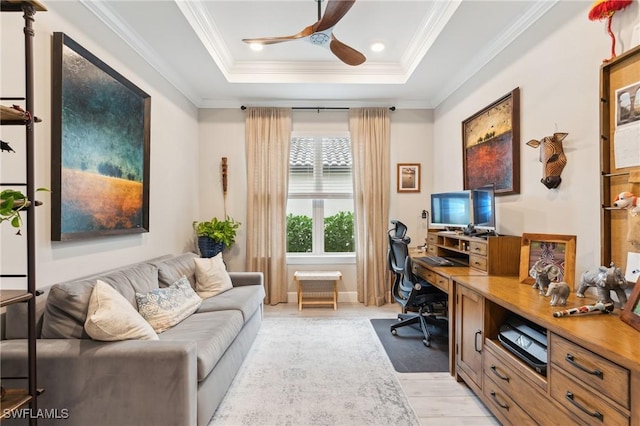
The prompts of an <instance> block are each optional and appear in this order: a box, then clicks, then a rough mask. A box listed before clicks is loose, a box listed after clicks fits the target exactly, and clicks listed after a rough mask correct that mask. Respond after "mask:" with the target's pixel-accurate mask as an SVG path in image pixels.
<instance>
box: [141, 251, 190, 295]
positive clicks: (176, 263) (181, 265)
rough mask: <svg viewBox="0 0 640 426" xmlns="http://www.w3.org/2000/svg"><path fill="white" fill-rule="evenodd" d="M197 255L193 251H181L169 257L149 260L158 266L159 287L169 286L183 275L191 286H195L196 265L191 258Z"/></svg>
mask: <svg viewBox="0 0 640 426" xmlns="http://www.w3.org/2000/svg"><path fill="white" fill-rule="evenodd" d="M198 257H199V256H198V255H197V254H195V253H183V254H179V255H177V256H174V257H172V258H169V259H159V260H155V261H153V262H151V264H152V265H155V266H156V267H157V268H158V282H159V285H160V287H169V286H170V285H171V284H173V283H175V282H176V281H178V280H179V279H180V278H181V277H182V276H183V275H184V276H185V277H187V279H188V280H189V282H190V283H191V286H192V287H193V288H196V265H195V262H194V261H193V259H197V258H198Z"/></svg>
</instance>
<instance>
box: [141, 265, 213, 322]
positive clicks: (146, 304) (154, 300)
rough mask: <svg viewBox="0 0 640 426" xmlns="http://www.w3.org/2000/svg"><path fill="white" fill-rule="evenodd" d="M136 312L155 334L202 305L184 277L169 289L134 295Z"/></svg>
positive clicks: (158, 289)
mask: <svg viewBox="0 0 640 426" xmlns="http://www.w3.org/2000/svg"><path fill="white" fill-rule="evenodd" d="M136 301H137V302H138V312H140V314H141V315H142V316H143V318H144V319H146V320H147V321H149V324H151V327H153V329H154V330H155V331H156V333H162V332H163V331H165V330H168V329H169V328H171V327H173V326H174V325H176V324H178V323H179V322H180V321H182V320H183V319H185V318H187V317H188V316H189V315H191V314H192V313H194V312H195V311H196V310H197V309H198V308H199V307H200V305H201V304H202V299H201V298H200V296H198V295H197V294H196V292H195V291H193V288H192V287H191V284H190V283H189V280H188V279H187V277H185V276H184V275H183V276H182V278H180V279H179V280H178V281H176V282H175V283H173V284H171V285H170V286H169V287H165V288H157V289H154V290H151V291H150V292H149V293H147V294H140V293H136Z"/></svg>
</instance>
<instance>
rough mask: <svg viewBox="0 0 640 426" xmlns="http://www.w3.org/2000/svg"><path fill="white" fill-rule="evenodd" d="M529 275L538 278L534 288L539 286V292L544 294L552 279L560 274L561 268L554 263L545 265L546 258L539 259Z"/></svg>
mask: <svg viewBox="0 0 640 426" xmlns="http://www.w3.org/2000/svg"><path fill="white" fill-rule="evenodd" d="M529 275H531V277H532V278H534V279H535V280H536V281H535V282H534V283H533V286H532V288H534V289H535V288H537V289H538V292H539V294H541V295H543V296H544V295H545V293H546V292H547V287H548V286H549V284H550V283H551V281H554V280H556V279H558V277H559V276H560V268H558V267H557V266H556V265H553V264H549V265H545V264H544V260H543V259H539V260H538V261H536V263H534V264H533V266H532V267H531V269H530V270H529Z"/></svg>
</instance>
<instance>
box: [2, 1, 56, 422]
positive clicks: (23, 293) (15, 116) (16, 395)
mask: <svg viewBox="0 0 640 426" xmlns="http://www.w3.org/2000/svg"><path fill="white" fill-rule="evenodd" d="M46 10H47V9H46V7H45V6H44V5H43V4H42V3H40V2H39V1H37V0H0V12H2V13H4V12H22V13H23V19H24V62H25V81H24V85H25V93H24V98H14V97H11V98H0V102H2V104H3V105H2V106H1V107H0V124H1V125H3V126H5V125H15V126H24V129H25V137H24V143H22V142H19V143H16V144H15V146H16V148H17V147H18V146H19V147H20V149H23V150H24V152H26V176H25V181H24V182H19V183H13V182H12V183H6V182H3V183H1V184H0V185H2V186H17V187H20V188H24V189H25V195H26V196H27V199H28V200H35V152H34V151H35V136H34V127H35V126H34V123H36V122H38V121H40V120H39V119H36V118H35V116H34V115H33V110H34V87H33V81H34V76H33V71H34V64H33V56H34V55H33V37H34V36H35V32H34V30H33V22H34V15H35V13H36V12H37V11H40V12H44V11H46ZM5 103H6V105H5ZM15 104H19V105H20V108H19V109H17V108H13V105H15ZM37 204H38V203H36V202H33V203H31V205H29V206H28V207H26V208H25V209H24V210H23V211H22V213H23V214H24V219H25V221H24V223H25V226H24V228H25V233H24V234H23V235H24V238H26V239H27V244H26V246H27V247H26V253H25V255H26V257H27V271H26V273H25V274H19V275H16V274H11V275H6V274H2V275H0V278H2V279H5V278H9V279H24V280H26V289H25V290H2V291H0V307H5V306H8V305H11V304H14V303H27V306H28V308H27V309H28V324H27V330H28V339H27V345H28V353H29V355H28V359H27V363H28V366H27V375H26V377H19V378H16V377H11V379H12V380H13V379H19V380H24V382H25V383H26V387H25V388H9V389H5V390H6V394H5V396H4V398H2V400H1V401H0V420H3V419H7V418H10V417H11V413H12V412H13V411H14V410H18V409H20V408H24V407H25V406H26V405H27V404H28V405H29V409H30V410H31V414H32V415H30V416H28V417H29V424H30V425H36V424H37V416H36V415H34V414H35V413H36V412H37V395H39V394H40V393H42V390H41V389H38V388H37V376H36V323H35V309H36V305H35V295H36V258H35V254H36V249H35V248H36V247H35V240H36V238H35V206H36V205H37ZM3 226H4V225H3ZM7 226H8V225H7ZM1 379H2V378H0V380H1ZM6 379H8V378H6Z"/></svg>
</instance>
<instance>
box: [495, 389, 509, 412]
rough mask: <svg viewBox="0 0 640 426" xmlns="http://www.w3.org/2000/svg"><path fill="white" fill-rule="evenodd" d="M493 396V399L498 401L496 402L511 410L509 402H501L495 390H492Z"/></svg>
mask: <svg viewBox="0 0 640 426" xmlns="http://www.w3.org/2000/svg"><path fill="white" fill-rule="evenodd" d="M491 398H493V400H494V401H495V402H496V404H498V405H499V406H501V407H502V408H504V409H505V410H507V411H509V404H507V403H506V402H500V401H499V400H498V397H497V396H496V393H495V391H491Z"/></svg>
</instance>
